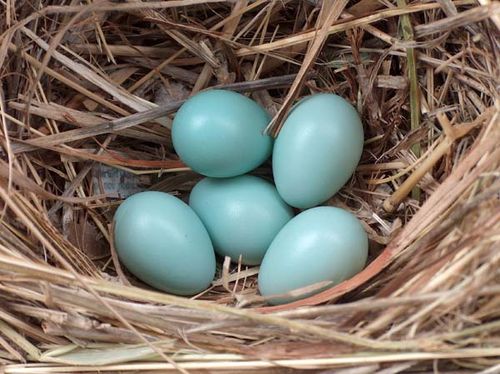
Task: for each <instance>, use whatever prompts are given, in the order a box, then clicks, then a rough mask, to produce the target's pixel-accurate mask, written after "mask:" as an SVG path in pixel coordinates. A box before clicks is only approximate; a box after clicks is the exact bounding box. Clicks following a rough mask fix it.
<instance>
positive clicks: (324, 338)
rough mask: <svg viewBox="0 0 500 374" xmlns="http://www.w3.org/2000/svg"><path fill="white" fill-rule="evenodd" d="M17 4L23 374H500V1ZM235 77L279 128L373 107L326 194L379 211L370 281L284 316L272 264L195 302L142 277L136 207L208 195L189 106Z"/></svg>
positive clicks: (14, 151)
mask: <svg viewBox="0 0 500 374" xmlns="http://www.w3.org/2000/svg"><path fill="white" fill-rule="evenodd" d="M3 6H4V7H5V11H4V12H3V13H2V15H1V19H2V22H1V24H0V25H1V27H2V36H1V39H0V40H1V47H0V67H1V70H0V71H1V83H2V85H1V88H2V90H1V92H0V93H1V96H0V99H1V100H0V111H1V113H0V119H1V123H2V126H1V130H0V131H1V139H0V140H1V149H0V152H1V155H2V158H1V160H0V208H1V212H2V214H1V219H0V365H2V369H3V371H4V372H5V373H24V372H30V373H62V372H91V371H99V372H117V371H120V372H137V371H140V372H162V371H168V370H172V371H174V370H177V371H182V372H200V370H211V371H213V372H241V370H246V371H247V372H252V371H255V372H263V371H264V372H266V371H269V372H288V371H292V370H296V371H306V370H307V371H309V370H310V371H311V372H314V371H316V372H321V371H324V370H329V369H339V370H346V371H345V372H346V373H347V372H354V371H350V370H357V371H355V372H363V373H365V372H366V373H372V372H374V373H375V372H386V370H389V371H390V372H399V371H403V370H410V371H411V370H415V371H416V370H418V371H422V372H431V371H438V370H439V371H443V372H447V371H448V372H450V371H453V372H456V371H466V372H483V373H490V372H496V371H495V370H499V364H498V357H499V356H500V348H499V344H498V330H499V328H500V320H499V319H498V316H499V315H500V305H499V303H498V298H499V295H500V289H499V286H498V285H499V284H500V282H499V281H500V274H499V272H498V268H499V263H500V251H499V250H498V249H499V248H500V245H499V238H500V235H499V234H500V203H499V193H498V191H500V182H499V179H498V178H499V169H498V164H499V160H500V149H499V147H498V144H500V126H499V122H500V121H499V112H500V102H499V100H498V91H499V90H498V88H499V83H500V82H499V81H498V77H499V76H500V75H499V64H498V62H499V42H498V41H499V37H498V36H499V27H500V7H499V4H498V3H494V2H491V3H490V2H488V1H479V2H478V3H476V2H473V1H449V0H446V1H444V0H443V1H439V2H422V1H416V2H412V3H407V2H406V1H405V0H398V1H397V2H388V3H383V2H378V1H371V0H362V1H359V2H348V1H337V2H328V1H323V2H321V1H300V2H299V1H271V2H265V1H257V2H248V1H239V2H222V1H217V0H216V1H210V2H207V3H206V2H202V1H197V0H190V1H187V0H185V1H172V2H150V3H147V2H145V3H141V2H126V3H116V4H115V3H113V4H111V3H106V2H94V3H91V4H87V3H85V4H83V3H82V4H79V3H75V4H73V5H66V4H63V3H61V4H57V3H52V2H44V1H42V2H41V3H40V4H39V7H38V8H37V9H36V11H35V10H34V9H33V4H31V3H29V2H12V1H7V2H6V3H5V4H3ZM213 87H217V88H222V89H228V90H234V91H237V92H241V93H243V94H246V95H248V96H249V97H251V98H252V99H254V100H256V101H257V102H259V103H260V104H261V105H263V106H264V107H265V108H266V109H267V110H268V111H269V113H271V115H273V117H274V118H273V122H272V124H271V126H270V128H269V129H268V130H269V133H270V134H273V135H274V136H275V135H276V134H277V133H278V132H279V130H280V127H281V125H282V123H283V120H284V118H286V114H287V113H288V111H289V109H290V108H291V106H292V105H293V103H295V102H296V101H297V100H299V99H300V98H301V97H303V96H306V95H310V94H314V93H320V92H331V93H335V94H338V95H340V96H342V97H344V98H345V99H346V100H348V101H350V102H351V103H352V104H353V105H354V106H355V107H356V108H357V110H358V111H359V113H360V115H361V117H362V119H363V124H364V131H365V147H364V152H363V156H362V159H361V162H360V165H359V166H358V168H357V169H356V172H355V174H354V176H353V177H352V178H351V180H350V181H349V182H348V183H347V184H346V185H345V186H344V187H343V188H342V190H341V191H340V192H339V193H337V194H336V195H335V196H334V197H333V198H332V199H330V200H329V201H328V202H327V203H326V205H332V206H337V207H341V208H343V209H346V210H349V211H350V212H352V213H353V214H355V215H356V216H357V217H358V218H359V219H360V220H361V221H362V222H363V225H364V227H365V230H366V231H367V233H368V236H369V239H370V259H369V264H368V266H367V267H366V268H365V269H364V270H363V271H362V272H361V273H359V274H358V275H356V276H355V277H353V278H351V279H349V280H347V281H345V282H343V283H341V284H339V285H337V286H335V287H333V288H330V289H328V290H326V291H323V292H321V293H319V294H316V295H314V296H312V297H308V298H305V299H302V300H300V301H297V302H294V303H291V304H286V305H280V306H274V307H270V306H268V305H267V304H266V302H265V300H263V299H262V297H260V296H259V295H258V293H257V284H256V281H257V273H258V268H257V267H245V266H242V265H238V264H230V263H229V262H228V261H223V262H221V263H220V264H219V267H218V269H217V275H216V278H215V279H214V282H213V284H212V286H211V287H210V288H209V289H208V290H206V291H204V292H203V293H201V294H199V295H197V296H195V297H193V298H182V297H177V296H173V295H169V294H166V293H162V292H158V291H156V290H153V289H151V288H149V287H148V286H146V285H144V284H142V283H140V281H138V280H137V279H136V278H134V277H133V276H132V275H131V274H129V273H128V272H127V270H126V269H123V268H121V267H120V265H119V262H118V260H117V257H116V253H115V251H114V248H113V242H112V240H111V238H112V237H113V232H112V231H113V227H112V225H111V224H110V223H111V221H112V217H113V213H114V211H115V210H116V207H117V206H118V205H119V203H120V202H121V200H122V199H123V198H124V197H125V196H127V195H129V194H131V193H134V192H138V191H143V190H155V191H164V192H168V193H171V194H174V195H176V196H178V197H180V198H181V199H184V200H186V199H187V197H188V196H189V191H190V190H191V189H192V187H193V185H194V184H195V183H196V182H197V181H198V180H199V178H200V176H198V175H196V174H195V173H193V172H191V171H190V170H189V169H188V168H186V167H185V165H184V164H182V162H181V161H179V159H178V157H177V156H176V155H175V153H174V151H173V148H172V144H171V136H170V128H171V123H172V118H173V116H174V115H175V112H176V110H177V109H178V108H179V106H180V105H181V104H182V102H183V101H184V100H185V99H186V98H188V97H189V96H190V95H192V94H194V93H196V92H199V91H200V90H203V89H208V88H213ZM253 174H255V175H259V176H261V177H264V178H270V177H271V176H272V173H271V168H270V163H265V164H263V165H262V166H261V167H259V168H258V169H257V170H255V171H254V172H253ZM342 372H344V371H342Z"/></svg>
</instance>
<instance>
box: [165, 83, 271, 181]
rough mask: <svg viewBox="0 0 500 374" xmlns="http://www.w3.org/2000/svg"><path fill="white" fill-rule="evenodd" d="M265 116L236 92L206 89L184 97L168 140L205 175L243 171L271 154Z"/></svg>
mask: <svg viewBox="0 0 500 374" xmlns="http://www.w3.org/2000/svg"><path fill="white" fill-rule="evenodd" d="M269 121H270V117H269V114H268V113H267V112H266V111H265V110H264V109H263V108H262V107H261V106H260V105H259V104H257V103H256V102H255V101H253V100H251V99H249V98H247V97H246V96H243V95H241V94H239V93H236V92H233V91H226V90H209V91H204V92H201V93H198V94H196V95H194V96H193V97H191V98H190V99H188V100H187V101H186V102H185V103H184V104H183V105H182V106H181V108H180V109H179V111H178V112H177V114H176V115H175V118H174V122H173V125H172V141H173V145H174V148H175V150H176V152H177V154H178V155H179V157H180V159H181V160H182V161H183V162H184V163H185V164H186V165H188V166H189V167H190V168H191V169H193V170H194V171H196V172H197V173H200V174H203V175H205V176H209V177H217V178H222V177H233V176H237V175H242V174H245V173H247V172H249V171H251V170H253V169H255V168H256V167H258V166H259V165H260V164H262V163H263V162H264V161H265V160H266V159H268V158H269V156H270V155H271V151H272V145H273V141H272V139H271V137H269V136H267V135H264V134H263V131H264V129H265V128H266V126H267V124H268V123H269Z"/></svg>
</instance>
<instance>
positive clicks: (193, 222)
mask: <svg viewBox="0 0 500 374" xmlns="http://www.w3.org/2000/svg"><path fill="white" fill-rule="evenodd" d="M114 221H115V229H114V238H115V247H116V252H117V253H118V257H119V259H120V261H121V262H122V263H123V264H124V265H125V266H126V267H127V269H128V270H130V272H132V273H133V274H134V275H135V276H136V277H137V278H139V279H141V280H142V281H144V282H145V283H147V284H149V285H151V286H153V287H155V288H158V289H160V290H163V291H166V292H168V293H173V294H177V295H194V294H196V293H199V292H201V291H203V290H204V289H206V288H207V287H208V286H209V285H210V282H211V281H212V280H213V278H214V274H215V253H214V250H213V246H212V242H211V241H210V237H209V235H208V232H207V230H206V229H205V227H204V226H203V224H202V222H201V221H200V219H199V218H198V216H197V215H196V214H195V213H194V212H193V210H192V209H191V208H190V207H189V206H188V205H187V204H185V203H184V202H183V201H181V200H180V199H178V198H176V197H174V196H171V195H169V194H167V193H163V192H154V191H147V192H140V193H137V194H135V195H132V196H130V197H129V198H127V199H126V200H125V201H124V202H123V203H122V204H121V205H120V207H119V208H118V210H117V211H116V213H115V217H114Z"/></svg>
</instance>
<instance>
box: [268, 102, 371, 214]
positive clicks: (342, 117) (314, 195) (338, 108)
mask: <svg viewBox="0 0 500 374" xmlns="http://www.w3.org/2000/svg"><path fill="white" fill-rule="evenodd" d="M362 150H363V126H362V124H361V120H360V118H359V115H358V113H357V112H356V110H355V109H354V107H353V106H352V105H351V104H349V103H348V102H347V101H346V100H344V99H343V98H341V97H340V96H337V95H332V94H318V95H312V96H309V97H306V98H304V99H303V100H301V101H300V102H299V103H298V104H297V105H296V106H295V107H294V108H292V111H291V112H290V114H289V116H288V117H287V118H286V120H285V122H284V125H283V128H282V129H281V131H280V133H279V135H278V137H277V139H276V141H275V144H274V151H273V174H274V182H275V183H276V188H277V189H278V192H279V193H280V195H281V197H282V198H283V200H285V201H286V202H287V203H288V204H289V205H291V206H294V207H296V208H301V209H306V208H310V207H313V206H316V205H319V204H321V203H323V202H324V201H326V200H328V199H329V198H330V197H332V196H333V195H334V194H335V193H336V192H337V191H338V190H339V189H340V188H341V187H342V186H343V185H344V184H345V183H346V182H347V181H348V180H349V178H350V177H351V175H352V174H353V173H354V170H355V169H356V166H357V165H358V163H359V160H360V158H361V152H362Z"/></svg>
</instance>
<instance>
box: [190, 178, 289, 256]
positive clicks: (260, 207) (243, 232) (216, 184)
mask: <svg viewBox="0 0 500 374" xmlns="http://www.w3.org/2000/svg"><path fill="white" fill-rule="evenodd" d="M189 205H190V206H191V208H193V210H194V211H195V212H196V213H197V214H198V216H199V217H200V219H201V220H202V222H203V223H204V224H205V227H206V228H207V230H208V233H209V234H210V237H211V238H212V242H213V245H214V247H215V251H216V252H217V253H218V254H220V255H221V256H229V257H231V259H232V260H233V261H238V259H239V257H240V255H241V256H242V263H243V264H247V265H256V264H259V263H260V262H261V261H262V258H263V257H264V254H265V252H266V250H267V248H268V247H269V245H270V244H271V242H272V240H273V239H274V237H275V236H276V234H277V233H278V232H279V231H280V230H281V228H282V227H283V226H284V225H285V224H286V223H287V222H288V221H289V220H290V219H291V218H292V217H293V210H292V208H290V207H289V206H288V205H286V204H285V202H284V201H283V200H282V199H281V197H280V196H279V194H278V192H277V191H276V188H275V187H274V186H273V185H272V184H271V183H269V182H267V181H265V180H264V179H261V178H258V177H254V176H251V175H243V176H239V177H234V178H227V179H221V178H205V179H203V180H201V181H200V182H199V183H198V184H197V185H196V186H195V187H194V188H193V191H192V192H191V196H190V197H189Z"/></svg>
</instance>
